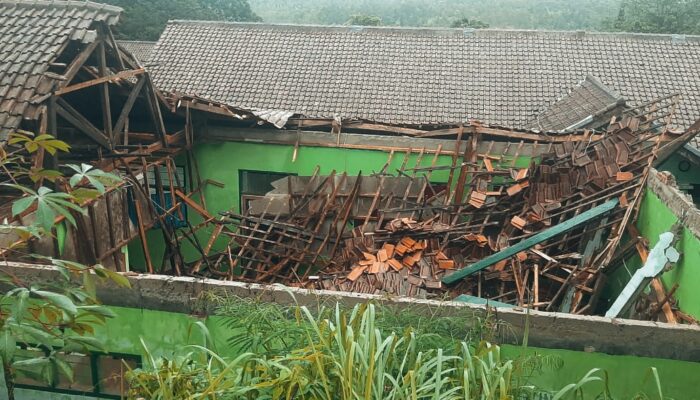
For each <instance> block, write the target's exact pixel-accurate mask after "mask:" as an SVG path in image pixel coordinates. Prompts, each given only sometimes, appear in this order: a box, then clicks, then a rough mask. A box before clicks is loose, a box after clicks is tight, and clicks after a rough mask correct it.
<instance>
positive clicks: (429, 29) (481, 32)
mask: <svg viewBox="0 0 700 400" xmlns="http://www.w3.org/2000/svg"><path fill="white" fill-rule="evenodd" d="M178 24H192V25H221V26H240V27H251V28H260V29H265V28H269V29H301V30H339V31H351V32H356V31H376V32H406V33H425V34H431V33H432V34H436V33H446V34H459V35H463V34H464V33H465V32H470V33H471V32H473V33H474V35H475V36H481V37H484V36H489V35H494V34H496V35H498V34H507V33H513V34H529V35H537V34H544V35H562V36H580V37H619V38H629V39H651V40H653V39H665V40H673V39H674V38H678V37H683V38H685V39H686V40H693V41H700V35H688V34H672V33H644V32H603V31H588V30H572V31H567V30H556V29H515V28H480V29H475V28H449V27H434V26H360V25H319V24H293V23H270V22H247V21H211V20H194V19H173V20H169V21H168V25H178Z"/></svg>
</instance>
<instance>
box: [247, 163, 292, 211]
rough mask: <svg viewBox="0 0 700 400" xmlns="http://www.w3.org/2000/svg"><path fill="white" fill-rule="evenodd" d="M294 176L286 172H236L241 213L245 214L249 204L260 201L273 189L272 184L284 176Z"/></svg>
mask: <svg viewBox="0 0 700 400" xmlns="http://www.w3.org/2000/svg"><path fill="white" fill-rule="evenodd" d="M290 175H294V176H296V174H292V173H286V172H269V171H249V170H239V171H238V193H239V194H240V205H241V213H242V214H245V213H246V212H247V211H248V208H249V207H250V202H251V201H253V200H255V199H260V198H263V197H264V196H265V194H266V193H267V192H269V191H271V190H272V189H273V187H272V182H274V181H276V180H278V179H282V178H284V177H285V176H290Z"/></svg>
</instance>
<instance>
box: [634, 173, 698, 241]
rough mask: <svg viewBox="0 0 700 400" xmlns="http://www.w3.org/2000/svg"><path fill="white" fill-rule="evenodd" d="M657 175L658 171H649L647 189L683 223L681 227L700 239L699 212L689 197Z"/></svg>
mask: <svg viewBox="0 0 700 400" xmlns="http://www.w3.org/2000/svg"><path fill="white" fill-rule="evenodd" d="M659 174H660V173H659V171H657V170H655V169H652V170H651V172H650V173H649V180H648V181H647V187H648V188H649V189H651V191H652V192H653V193H654V194H655V195H657V196H658V197H659V199H661V201H662V202H664V204H666V206H667V207H668V209H669V210H671V212H672V213H673V214H674V215H675V216H676V217H678V220H679V221H681V222H682V223H683V226H685V227H686V228H687V229H688V230H689V231H690V232H692V233H693V235H695V237H697V238H699V239H700V210H698V208H697V207H695V203H693V201H692V199H691V198H690V196H688V195H687V194H685V193H683V192H682V191H681V190H680V189H678V188H677V187H676V186H675V185H674V184H671V183H666V182H664V181H663V180H662V179H661V178H660V177H659Z"/></svg>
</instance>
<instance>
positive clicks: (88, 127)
mask: <svg viewBox="0 0 700 400" xmlns="http://www.w3.org/2000/svg"><path fill="white" fill-rule="evenodd" d="M56 112H57V113H58V115H60V116H61V117H62V118H64V119H65V120H66V121H68V122H69V123H70V124H71V125H73V126H75V127H76V128H78V129H79V130H80V131H81V132H83V133H84V134H86V135H87V136H89V137H90V138H91V139H92V140H94V141H96V142H97V143H99V144H100V145H102V146H103V147H105V148H107V149H110V148H111V146H110V143H109V141H108V140H107V138H106V137H105V135H104V134H103V133H102V131H100V130H99V129H97V128H96V127H95V125H93V124H92V123H91V122H90V121H88V120H87V118H85V117H83V116H82V115H81V114H80V113H79V112H78V111H77V110H76V109H75V108H73V107H72V106H71V105H70V104H68V103H67V102H66V101H65V100H63V99H62V98H60V97H56Z"/></svg>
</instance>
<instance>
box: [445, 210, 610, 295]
mask: <svg viewBox="0 0 700 400" xmlns="http://www.w3.org/2000/svg"><path fill="white" fill-rule="evenodd" d="M617 204H618V200H617V199H612V200H608V201H607V202H606V203H604V204H601V205H599V206H597V207H594V208H592V209H590V210H588V211H586V212H584V213H581V214H579V215H577V216H575V217H574V218H571V219H569V220H567V221H565V222H563V223H561V224H559V225H557V226H554V227H551V228H549V229H546V230H544V231H541V232H539V233H537V234H535V235H533V236H531V237H530V238H528V239H525V240H523V241H521V242H519V243H517V244H515V245H513V246H510V247H507V248H505V249H503V250H501V251H499V252H498V253H495V254H492V255H490V256H488V257H486V258H484V259H483V260H480V261H479V262H476V263H474V264H472V265H470V266H469V267H467V268H463V269H460V270H458V271H456V272H455V273H453V274H450V275H447V276H445V277H444V278H442V282H443V283H445V284H448V285H449V284H452V283H455V282H457V281H459V280H461V279H462V278H465V277H467V276H469V275H471V274H473V273H475V272H478V271H481V270H483V269H485V268H487V267H489V266H491V265H493V264H495V263H497V262H499V261H501V260H504V259H506V258H508V257H512V256H514V255H516V254H517V253H519V252H521V251H525V250H528V249H529V248H531V247H533V246H535V245H536V244H538V243H542V242H544V241H545V240H548V239H551V238H553V237H554V236H557V235H560V234H562V233H565V232H568V231H570V230H572V229H574V228H577V227H579V226H581V225H583V224H585V223H586V222H588V221H590V220H592V219H594V218H597V217H600V216H602V215H604V214H607V213H608V212H610V211H612V210H613V209H614V208H615V207H616V206H617Z"/></svg>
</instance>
